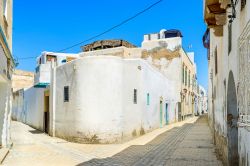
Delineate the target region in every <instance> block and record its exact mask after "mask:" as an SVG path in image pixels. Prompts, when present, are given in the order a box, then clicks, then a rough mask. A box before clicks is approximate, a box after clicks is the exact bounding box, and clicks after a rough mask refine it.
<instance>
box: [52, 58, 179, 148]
mask: <svg viewBox="0 0 250 166" xmlns="http://www.w3.org/2000/svg"><path fill="white" fill-rule="evenodd" d="M64 86H69V89H70V93H69V94H70V95H69V98H70V101H69V102H64V100H63V89H64ZM170 88H171V87H170V84H169V81H168V80H167V79H166V77H164V76H163V75H162V74H161V73H160V72H159V71H157V70H155V69H153V68H152V67H151V66H150V65H149V64H148V63H147V62H145V61H144V60H142V59H122V58H120V57H114V56H87V57H84V58H82V59H79V60H76V61H73V62H70V63H67V64H65V65H63V66H59V67H57V69H56V96H57V97H56V116H55V130H56V131H55V133H56V136H58V137H61V138H65V139H68V140H71V141H80V142H88V141H89V139H90V138H91V137H93V136H95V135H96V136H97V140H98V139H100V140H99V141H100V142H101V143H111V142H120V141H124V140H127V139H131V138H132V137H133V135H134V136H135V135H136V136H138V135H140V132H141V133H142V132H143V130H144V131H145V132H148V131H150V130H152V129H155V128H158V127H160V121H159V119H160V113H159V105H160V97H161V96H162V99H163V123H164V124H165V118H164V115H165V103H166V102H168V103H169V110H170V113H169V117H170V121H171V122H173V121H174V119H175V112H174V109H173V108H174V107H175V104H173V103H172V101H173V99H175V98H174V97H173V91H171V90H170ZM134 89H137V93H138V96H137V104H134V103H133V91H134ZM147 93H149V94H150V105H147ZM132 133H133V134H132ZM97 140H95V139H94V141H97Z"/></svg>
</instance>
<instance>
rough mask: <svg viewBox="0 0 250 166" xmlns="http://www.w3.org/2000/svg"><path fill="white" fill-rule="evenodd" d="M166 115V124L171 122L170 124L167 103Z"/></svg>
mask: <svg viewBox="0 0 250 166" xmlns="http://www.w3.org/2000/svg"><path fill="white" fill-rule="evenodd" d="M165 111H166V112H165V114H166V124H168V123H169V122H168V119H169V118H168V103H166V109H165Z"/></svg>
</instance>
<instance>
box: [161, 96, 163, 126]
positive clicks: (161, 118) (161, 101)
mask: <svg viewBox="0 0 250 166" xmlns="http://www.w3.org/2000/svg"><path fill="white" fill-rule="evenodd" d="M162 120H163V119H162V101H160V126H161V127H162Z"/></svg>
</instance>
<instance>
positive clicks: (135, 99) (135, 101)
mask: <svg viewBox="0 0 250 166" xmlns="http://www.w3.org/2000/svg"><path fill="white" fill-rule="evenodd" d="M134 104H137V89H134Z"/></svg>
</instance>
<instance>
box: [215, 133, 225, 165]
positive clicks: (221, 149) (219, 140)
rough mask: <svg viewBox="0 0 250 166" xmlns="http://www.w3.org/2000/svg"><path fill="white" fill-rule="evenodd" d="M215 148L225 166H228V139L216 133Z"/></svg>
mask: <svg viewBox="0 0 250 166" xmlns="http://www.w3.org/2000/svg"><path fill="white" fill-rule="evenodd" d="M215 146H216V153H217V156H218V157H219V158H220V159H221V160H222V162H223V165H228V146H227V138H226V137H224V136H222V135H220V134H219V133H218V132H217V131H215Z"/></svg>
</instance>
